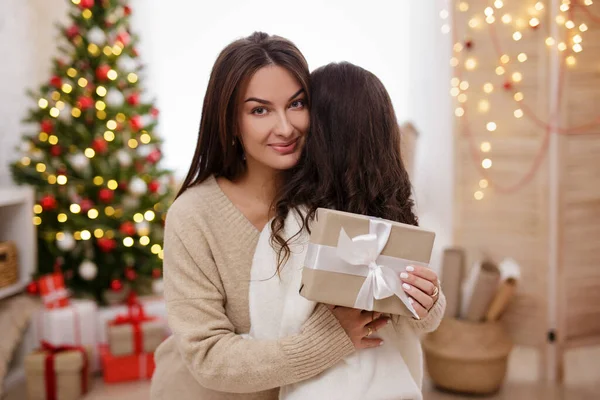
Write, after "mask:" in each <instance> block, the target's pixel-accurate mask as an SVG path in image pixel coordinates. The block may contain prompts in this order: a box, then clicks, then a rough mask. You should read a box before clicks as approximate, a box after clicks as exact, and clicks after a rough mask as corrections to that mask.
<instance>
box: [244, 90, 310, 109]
mask: <svg viewBox="0 0 600 400" xmlns="http://www.w3.org/2000/svg"><path fill="white" fill-rule="evenodd" d="M302 93H304V88H302V89H300V90H298V91H297V92H296V93H294V95H293V96H292V97H290V98H289V100H288V101H291V100H293V99H295V98H296V97H298V96H300V94H302ZM249 101H255V102H257V103H261V104H266V105H272V104H273V103H271V102H270V101H269V100H263V99H259V98H258V97H248V98H247V99H246V100H244V103H247V102H249Z"/></svg>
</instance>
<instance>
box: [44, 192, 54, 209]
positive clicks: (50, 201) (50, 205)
mask: <svg viewBox="0 0 600 400" xmlns="http://www.w3.org/2000/svg"><path fill="white" fill-rule="evenodd" d="M40 205H41V206H42V208H43V209H44V210H45V211H48V210H53V209H55V208H56V199H55V198H54V196H52V195H51V194H47V195H45V196H44V197H42V199H41V200H40Z"/></svg>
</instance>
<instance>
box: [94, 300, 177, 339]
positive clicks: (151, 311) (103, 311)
mask: <svg viewBox="0 0 600 400" xmlns="http://www.w3.org/2000/svg"><path fill="white" fill-rule="evenodd" d="M137 300H138V301H139V302H140V304H141V305H142V306H143V307H144V313H145V315H147V316H149V317H155V318H156V320H157V321H162V322H163V329H164V330H165V333H164V335H165V336H168V335H169V334H170V332H169V330H168V328H167V324H166V321H167V307H166V304H165V301H164V299H163V298H162V297H157V296H148V297H144V296H142V297H138V299H137ZM127 312H128V307H127V305H125V304H123V305H118V306H109V307H100V308H99V309H98V313H97V314H96V336H97V338H98V343H99V344H103V345H104V344H105V345H108V326H109V324H110V322H111V321H114V320H115V319H116V318H117V316H118V315H122V314H127Z"/></svg>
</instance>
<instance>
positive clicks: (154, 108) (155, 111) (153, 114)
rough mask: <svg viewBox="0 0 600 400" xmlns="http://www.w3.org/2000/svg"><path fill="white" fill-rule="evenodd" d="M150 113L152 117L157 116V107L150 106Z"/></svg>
mask: <svg viewBox="0 0 600 400" xmlns="http://www.w3.org/2000/svg"><path fill="white" fill-rule="evenodd" d="M150 115H152V116H153V117H154V118H156V117H158V108H156V107H152V109H151V110H150Z"/></svg>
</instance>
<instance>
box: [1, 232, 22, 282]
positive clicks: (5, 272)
mask: <svg viewBox="0 0 600 400" xmlns="http://www.w3.org/2000/svg"><path fill="white" fill-rule="evenodd" d="M18 280H19V265H18V262H17V246H16V245H15V243H14V242H1V243H0V288H3V287H6V286H10V285H13V284H15V283H17V281H18Z"/></svg>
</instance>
